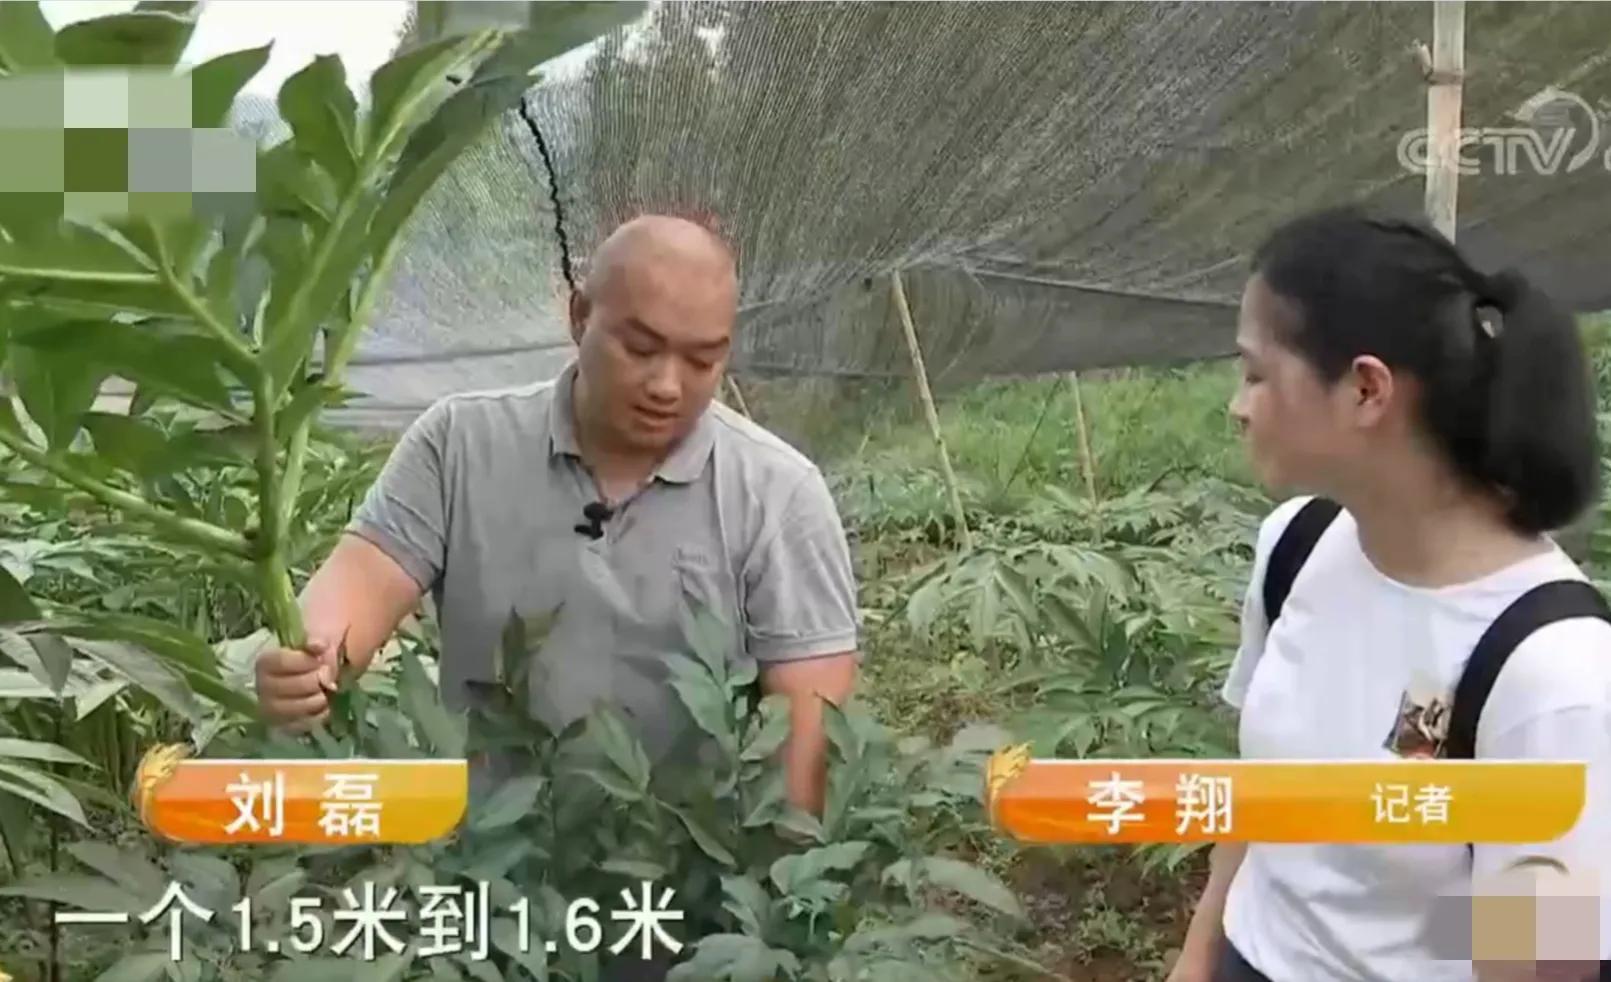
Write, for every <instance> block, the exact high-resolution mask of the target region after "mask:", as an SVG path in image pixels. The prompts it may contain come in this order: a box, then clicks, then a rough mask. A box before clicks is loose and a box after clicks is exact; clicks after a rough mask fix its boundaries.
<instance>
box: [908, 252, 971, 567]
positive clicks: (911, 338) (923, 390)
mask: <svg viewBox="0 0 1611 982" xmlns="http://www.w3.org/2000/svg"><path fill="white" fill-rule="evenodd" d="M889 286H890V292H891V293H892V294H894V297H895V309H896V311H898V312H899V313H900V316H901V329H902V330H903V331H904V332H905V334H906V353H907V354H908V355H910V356H911V358H912V374H913V375H915V376H916V377H917V394H918V398H919V399H920V400H922V402H923V415H924V416H925V417H926V418H927V419H928V422H929V435H930V436H932V437H934V445H935V446H936V447H938V448H939V450H940V472H941V473H942V474H943V475H944V476H945V485H946V487H947V489H949V490H950V492H951V511H952V512H953V513H955V516H956V522H957V533H958V535H959V536H960V537H961V539H962V548H963V549H972V548H973V534H972V533H971V532H969V531H968V515H967V512H965V511H963V509H962V492H961V490H960V489H959V488H958V487H957V475H956V472H955V471H953V470H952V469H951V453H950V451H949V450H947V449H946V447H945V435H944V434H942V433H941V432H940V414H939V412H938V411H937V410H936V409H935V408H934V393H933V392H931V391H930V390H929V373H928V369H926V368H924V367H923V350H922V349H921V348H920V347H918V343H917V328H916V327H914V326H913V324H912V309H911V308H910V307H909V306H907V303H906V288H905V287H904V286H902V285H901V273H900V270H896V271H895V272H894V273H892V274H890V280H889Z"/></svg>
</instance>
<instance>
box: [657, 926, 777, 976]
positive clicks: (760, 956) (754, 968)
mask: <svg viewBox="0 0 1611 982" xmlns="http://www.w3.org/2000/svg"><path fill="white" fill-rule="evenodd" d="M693 949H694V957H692V958H690V959H688V960H687V961H685V962H683V963H682V964H680V965H677V966H676V967H675V968H673V969H672V970H671V972H670V973H669V974H668V975H667V976H666V980H667V982H772V980H774V979H778V978H794V977H795V976H796V974H797V973H798V972H799V971H800V959H799V958H798V957H797V956H796V955H795V954H794V953H793V952H790V951H788V950H786V949H782V948H772V947H769V946H768V945H767V944H766V942H764V941H762V940H760V939H759V938H752V937H749V936H747V935H743V934H709V935H706V936H705V937H703V938H700V939H699V940H698V941H696V942H695V943H694V945H693Z"/></svg>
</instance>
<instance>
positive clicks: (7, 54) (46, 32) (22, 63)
mask: <svg viewBox="0 0 1611 982" xmlns="http://www.w3.org/2000/svg"><path fill="white" fill-rule="evenodd" d="M58 64H60V62H59V61H58V60H57V58H56V34H55V32H54V31H52V30H51V29H50V21H48V20H46V19H45V15H44V14H43V13H41V12H40V10H39V4H37V3H32V2H27V3H24V2H16V3H0V69H3V70H5V71H6V72H7V73H8V74H12V75H18V74H21V73H23V72H25V71H28V70H31V69H38V68H51V67H54V66H56V65H58Z"/></svg>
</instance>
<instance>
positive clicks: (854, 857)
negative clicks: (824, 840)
mask: <svg viewBox="0 0 1611 982" xmlns="http://www.w3.org/2000/svg"><path fill="white" fill-rule="evenodd" d="M871 845H872V844H871V843H869V842H836V843H834V844H833V845H831V846H818V847H817V848H815V849H808V850H807V851H805V852H803V853H799V854H798V855H793V856H784V857H783V858H781V859H779V860H777V861H776V862H774V863H773V864H772V868H771V870H770V872H771V875H772V885H773V886H775V887H777V888H778V892H780V893H783V894H785V895H787V894H791V893H794V892H795V891H796V890H797V889H799V888H801V887H804V886H806V885H807V884H810V883H812V882H813V881H816V880H818V879H821V878H822V876H823V875H824V874H825V873H831V872H834V871H836V870H848V869H853V868H854V867H855V865H856V864H857V863H859V862H861V858H862V857H863V856H865V855H866V854H867V850H868V849H869V848H870V847H871Z"/></svg>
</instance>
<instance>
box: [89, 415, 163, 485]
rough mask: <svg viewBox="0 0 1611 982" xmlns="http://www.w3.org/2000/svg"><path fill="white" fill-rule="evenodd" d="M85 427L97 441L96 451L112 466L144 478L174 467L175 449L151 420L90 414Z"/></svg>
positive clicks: (91, 437)
mask: <svg viewBox="0 0 1611 982" xmlns="http://www.w3.org/2000/svg"><path fill="white" fill-rule="evenodd" d="M84 429H85V430H87V431H88V432H89V435H90V439H91V440H93V441H95V452H96V453H97V454H99V455H100V456H101V457H102V458H103V459H104V460H106V461H107V462H108V463H110V464H111V465H112V466H114V467H117V468H119V469H121V470H125V471H128V472H129V473H130V474H134V475H137V476H139V477H142V478H149V477H156V476H158V475H160V474H165V473H168V472H169V471H171V470H172V467H171V465H170V459H171V457H172V448H171V447H170V446H169V443H168V437H167V434H165V433H163V432H162V430H161V429H160V428H158V427H157V426H155V425H154V424H152V423H151V422H149V421H147V420H144V419H141V418H139V417H136V416H123V415H119V414H117V413H89V414H88V415H86V416H85V417H84Z"/></svg>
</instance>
